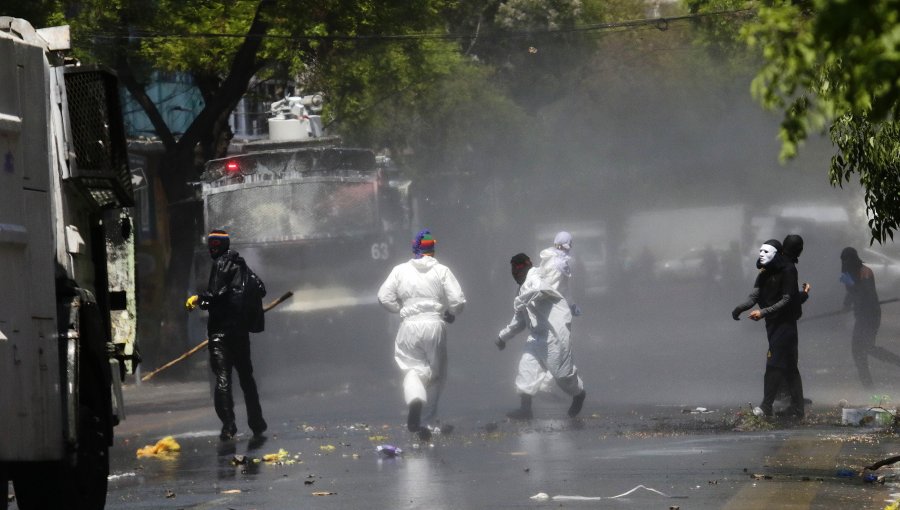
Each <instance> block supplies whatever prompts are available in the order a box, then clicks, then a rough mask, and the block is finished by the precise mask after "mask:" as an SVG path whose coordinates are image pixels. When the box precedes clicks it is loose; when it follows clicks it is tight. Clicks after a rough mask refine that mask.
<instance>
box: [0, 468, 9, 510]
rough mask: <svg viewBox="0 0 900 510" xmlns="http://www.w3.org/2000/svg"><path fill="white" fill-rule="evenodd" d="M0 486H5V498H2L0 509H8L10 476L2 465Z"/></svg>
mask: <svg viewBox="0 0 900 510" xmlns="http://www.w3.org/2000/svg"><path fill="white" fill-rule="evenodd" d="M0 487H3V499H2V500H0V510H6V509H7V507H8V505H9V494H8V492H9V478H7V476H6V471H5V470H4V468H2V467H0Z"/></svg>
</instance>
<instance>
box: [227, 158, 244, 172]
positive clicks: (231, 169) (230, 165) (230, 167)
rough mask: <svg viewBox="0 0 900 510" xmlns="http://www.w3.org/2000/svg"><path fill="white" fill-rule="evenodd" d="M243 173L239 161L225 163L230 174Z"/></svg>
mask: <svg viewBox="0 0 900 510" xmlns="http://www.w3.org/2000/svg"><path fill="white" fill-rule="evenodd" d="M240 171H241V168H240V167H239V166H238V164H237V161H229V162H228V163H225V172H227V173H229V174H236V173H238V172H240Z"/></svg>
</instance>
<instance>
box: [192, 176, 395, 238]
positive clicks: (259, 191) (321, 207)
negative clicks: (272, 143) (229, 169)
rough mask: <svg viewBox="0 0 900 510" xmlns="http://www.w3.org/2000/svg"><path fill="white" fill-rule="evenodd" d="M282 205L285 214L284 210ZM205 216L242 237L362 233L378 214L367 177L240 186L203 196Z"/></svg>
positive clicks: (298, 236) (370, 183)
mask: <svg viewBox="0 0 900 510" xmlns="http://www.w3.org/2000/svg"><path fill="white" fill-rule="evenodd" d="M283 208H288V209H289V210H290V214H284V213H283V210H282V209H283ZM207 209H208V210H207V217H208V218H217V221H218V223H219V225H218V226H219V227H224V228H227V229H230V230H233V231H235V232H240V233H241V235H240V238H241V240H243V241H248V242H266V241H291V240H299V239H326V238H331V237H343V236H351V235H359V234H365V233H366V232H368V231H370V230H371V228H372V225H373V223H374V222H375V221H376V220H377V218H378V211H377V201H376V188H375V184H374V183H373V182H372V181H361V182H348V181H343V182H335V181H308V180H307V181H303V182H296V183H290V184H284V183H281V184H279V185H265V184H263V185H258V186H246V187H240V188H236V189H230V190H223V191H221V192H217V193H214V194H211V195H209V196H208V197H207Z"/></svg>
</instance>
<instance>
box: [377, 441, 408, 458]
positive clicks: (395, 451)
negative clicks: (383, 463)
mask: <svg viewBox="0 0 900 510" xmlns="http://www.w3.org/2000/svg"><path fill="white" fill-rule="evenodd" d="M375 451H377V452H378V453H380V454H382V455H384V456H385V457H397V456H399V455H401V454H402V453H403V450H401V449H400V448H397V447H396V446H392V445H389V444H383V445H379V446H376V447H375Z"/></svg>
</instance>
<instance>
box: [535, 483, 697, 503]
mask: <svg viewBox="0 0 900 510" xmlns="http://www.w3.org/2000/svg"><path fill="white" fill-rule="evenodd" d="M638 489H644V490H645V491H650V492H653V493H656V494H659V495H660V496H662V497H664V498H683V497H685V496H669V495H668V494H666V493H664V492H661V491H658V490H656V489H653V488H651V487H647V486H645V485H638V486H636V487H634V488H632V489H631V490H628V491H625V492H623V493H622V494H617V495H615V496H566V495H556V496H550V495H549V494H547V493H546V492H539V493H537V494H535V495H534V496H531V499H533V500H535V501H550V500H553V501H601V500H604V499H618V498H624V497H625V496H628V495H629V494H631V493H633V492H635V491H637V490H638Z"/></svg>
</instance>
